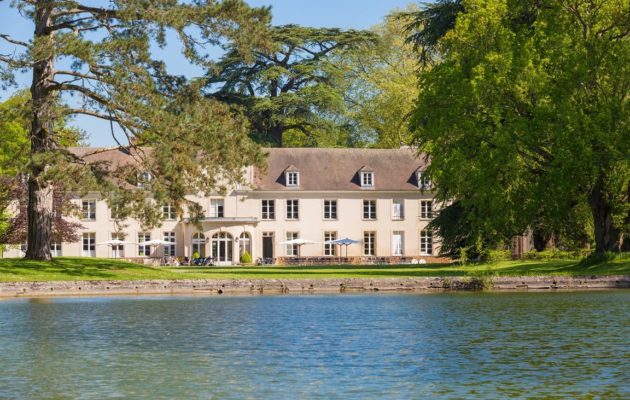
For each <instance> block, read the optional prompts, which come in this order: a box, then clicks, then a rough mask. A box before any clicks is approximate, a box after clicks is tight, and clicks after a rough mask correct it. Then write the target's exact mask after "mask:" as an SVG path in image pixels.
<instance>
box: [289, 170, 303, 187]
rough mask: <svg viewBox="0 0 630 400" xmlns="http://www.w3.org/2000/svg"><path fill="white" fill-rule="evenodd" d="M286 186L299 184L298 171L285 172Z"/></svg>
mask: <svg viewBox="0 0 630 400" xmlns="http://www.w3.org/2000/svg"><path fill="white" fill-rule="evenodd" d="M286 178H287V186H300V173H299V172H297V171H289V172H287V176H286Z"/></svg>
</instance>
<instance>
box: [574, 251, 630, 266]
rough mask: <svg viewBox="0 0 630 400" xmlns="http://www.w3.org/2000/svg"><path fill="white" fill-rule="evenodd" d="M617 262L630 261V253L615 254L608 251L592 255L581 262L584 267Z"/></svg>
mask: <svg viewBox="0 0 630 400" xmlns="http://www.w3.org/2000/svg"><path fill="white" fill-rule="evenodd" d="M615 260H630V253H613V252H611V251H607V252H605V253H597V254H591V255H590V256H588V257H586V258H585V259H583V260H582V261H581V262H580V265H581V266H582V267H591V266H593V265H598V264H605V263H609V262H611V261H615Z"/></svg>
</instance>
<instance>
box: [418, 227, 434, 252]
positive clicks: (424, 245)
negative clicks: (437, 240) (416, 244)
mask: <svg viewBox="0 0 630 400" xmlns="http://www.w3.org/2000/svg"><path fill="white" fill-rule="evenodd" d="M420 254H421V255H425V256H430V255H432V254H433V232H431V231H428V230H424V231H421V232H420Z"/></svg>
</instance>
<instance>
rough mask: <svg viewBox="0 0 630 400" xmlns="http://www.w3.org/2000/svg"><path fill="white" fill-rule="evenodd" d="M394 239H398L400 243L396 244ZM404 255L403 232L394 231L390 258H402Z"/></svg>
mask: <svg viewBox="0 0 630 400" xmlns="http://www.w3.org/2000/svg"><path fill="white" fill-rule="evenodd" d="M396 237H400V242H398V243H397V241H396ZM404 255H405V232H404V231H394V232H392V256H397V257H400V256H404Z"/></svg>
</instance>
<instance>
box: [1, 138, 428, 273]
mask: <svg viewBox="0 0 630 400" xmlns="http://www.w3.org/2000/svg"><path fill="white" fill-rule="evenodd" d="M112 151H118V150H112ZM267 152H268V168H267V170H266V171H267V172H263V171H261V170H257V169H255V168H251V167H250V168H247V169H246V170H245V171H244V174H245V175H244V176H245V181H246V185H243V186H239V188H232V189H231V190H229V191H228V193H227V194H226V195H224V196H221V195H219V194H216V195H213V196H210V197H199V196H190V199H191V200H194V201H196V202H197V203H199V204H200V205H201V206H202V207H203V208H204V212H205V216H206V218H205V219H204V220H203V221H202V222H201V228H202V229H201V230H199V229H198V227H197V226H196V225H195V224H193V223H191V222H189V221H188V220H187V218H186V215H184V218H182V219H178V218H176V216H175V215H172V213H170V212H169V211H170V210H169V209H168V207H165V209H164V211H165V219H164V221H163V223H162V226H161V227H160V228H156V229H151V230H143V229H142V228H141V226H140V224H139V223H138V222H137V221H134V220H127V221H124V228H123V229H122V232H124V235H123V236H122V237H116V236H115V232H117V225H116V221H114V220H113V219H112V218H111V212H110V210H109V209H108V206H107V203H106V202H105V201H104V200H103V199H101V198H100V197H99V195H98V194H97V193H94V194H91V195H88V196H85V197H83V198H81V199H76V200H75V201H76V202H77V204H78V205H79V207H81V208H82V210H83V213H82V217H84V218H78V219H79V220H80V222H81V224H82V225H83V226H84V227H85V229H83V230H82V231H81V232H80V235H81V236H82V240H80V241H79V242H76V243H62V244H61V245H60V247H57V248H56V249H55V250H56V252H57V255H63V256H89V257H104V258H107V257H117V258H138V257H140V258H150V257H163V256H168V255H172V256H177V257H192V255H193V254H194V253H195V252H198V253H199V254H200V255H201V256H206V257H213V258H214V261H215V263H218V264H236V263H238V262H239V259H240V255H241V254H242V253H243V251H245V250H247V251H248V252H249V253H250V254H251V255H252V258H253V260H254V261H255V260H257V259H259V258H263V257H265V258H273V259H283V258H286V257H294V256H301V257H340V256H345V255H346V250H347V255H348V257H405V258H409V259H416V260H420V259H423V258H424V259H426V261H433V260H435V256H436V255H437V254H438V253H439V242H438V240H437V238H436V237H432V235H431V233H430V231H429V230H427V224H428V223H429V222H430V220H431V219H432V218H433V216H434V215H435V211H436V205H435V203H434V202H433V200H432V197H433V195H432V193H431V191H430V183H428V182H427V181H426V179H424V178H423V177H422V172H423V170H424V168H425V163H424V161H423V160H422V159H418V158H417V157H416V156H415V154H414V153H413V152H412V151H411V150H408V149H399V150H370V149H268V150H267ZM106 156H107V155H105V156H104V157H106ZM364 174H368V175H364ZM289 175H290V176H289ZM116 238H118V239H121V240H124V241H126V242H130V244H126V245H124V246H120V247H111V246H107V245H104V244H100V243H103V242H106V241H108V240H111V239H116ZM294 238H301V239H307V240H311V241H314V242H317V243H315V244H307V245H303V246H299V247H298V246H292V245H285V244H282V242H284V241H286V240H289V239H294ZM341 238H350V239H354V240H357V241H359V242H360V243H359V244H353V245H350V246H348V247H347V248H344V247H340V246H326V244H325V243H324V242H325V241H327V240H331V239H341ZM156 239H161V240H167V241H172V242H174V244H173V245H172V246H157V247H151V246H149V247H147V246H143V245H142V243H143V242H145V241H147V240H156ZM19 252H20V251H19V249H13V250H9V253H8V254H5V256H18V255H19Z"/></svg>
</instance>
